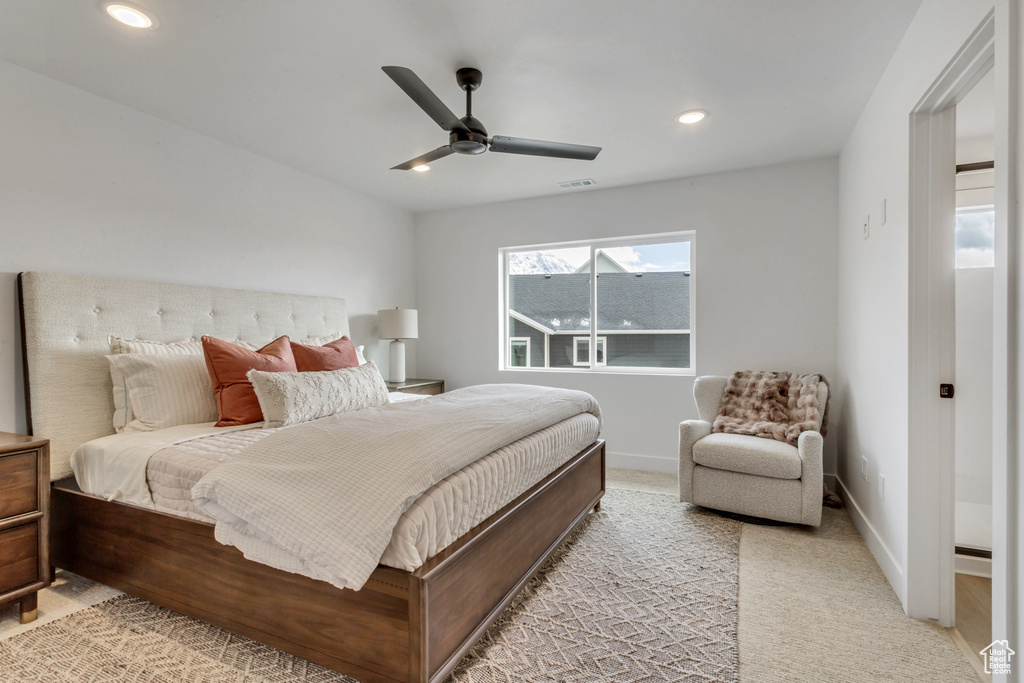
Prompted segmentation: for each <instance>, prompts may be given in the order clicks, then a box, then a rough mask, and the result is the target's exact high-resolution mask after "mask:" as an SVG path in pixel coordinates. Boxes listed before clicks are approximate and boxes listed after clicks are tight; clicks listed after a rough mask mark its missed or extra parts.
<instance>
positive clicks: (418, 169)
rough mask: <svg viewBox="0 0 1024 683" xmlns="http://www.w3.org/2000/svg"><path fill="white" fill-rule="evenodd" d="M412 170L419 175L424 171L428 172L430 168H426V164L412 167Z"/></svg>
mask: <svg viewBox="0 0 1024 683" xmlns="http://www.w3.org/2000/svg"><path fill="white" fill-rule="evenodd" d="M412 170H414V171H419V172H420V173H423V172H424V171H429V170H430V167H429V166H427V165H426V164H420V165H419V166H413V167H412Z"/></svg>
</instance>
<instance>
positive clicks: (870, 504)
mask: <svg viewBox="0 0 1024 683" xmlns="http://www.w3.org/2000/svg"><path fill="white" fill-rule="evenodd" d="M991 8H992V2H991V1H990V0H925V1H924V2H923V3H922V5H921V8H920V9H919V10H918V13H917V15H916V16H915V18H914V21H913V22H912V23H911V25H910V27H909V28H908V29H907V33H906V35H905V36H904V38H903V41H902V42H901V43H900V46H899V48H898V49H897V51H896V53H895V54H894V55H893V58H892V60H891V61H890V63H889V66H888V67H887V68H886V71H885V73H884V74H883V75H882V78H881V79H880V80H879V83H878V85H877V87H876V88H875V90H874V92H873V93H872V95H871V98H870V100H869V101H868V104H867V106H866V107H865V108H864V111H863V112H862V113H861V116H860V119H859V120H858V122H857V125H856V127H855V128H854V130H853V133H852V134H851V135H850V138H849V140H848V141H847V143H846V145H845V146H844V147H843V150H842V153H841V155H840V158H839V333H838V339H839V347H838V348H839V351H838V364H839V368H840V372H839V376H838V381H837V393H838V394H839V396H840V398H841V399H842V416H841V421H842V429H841V431H840V439H839V453H838V455H839V460H838V475H839V478H840V479H841V481H842V483H843V485H844V487H845V489H846V492H845V493H846V495H847V499H848V503H850V508H851V513H852V516H853V517H854V521H855V523H856V524H857V526H858V528H859V529H860V531H861V533H862V534H863V535H864V536H865V539H866V541H867V542H868V546H869V547H870V548H871V550H872V552H873V553H874V555H875V558H876V559H877V560H878V563H879V565H880V566H881V567H882V569H883V571H884V572H885V573H886V576H887V577H888V579H889V582H890V583H891V584H892V586H893V588H894V589H895V591H896V594H897V595H898V596H899V597H900V600H901V601H903V602H904V605H905V604H906V594H907V591H906V579H905V568H906V565H907V545H908V544H907V515H908V510H907V497H908V477H907V449H908V430H907V419H908V403H907V396H908V384H907V383H908V376H909V367H908V356H907V344H908V330H909V327H908V311H909V304H908V301H909V299H908V296H909V294H908V293H909V265H908V263H909V238H908V235H909V232H908V193H909V186H910V182H909V150H910V141H909V115H910V112H911V110H913V108H914V106H915V105H916V104H917V102H918V101H919V100H920V99H921V97H922V96H923V95H924V93H925V91H926V89H927V88H928V87H929V86H930V85H931V84H932V82H933V81H934V80H935V79H936V77H937V76H938V75H939V74H940V73H941V72H942V70H943V68H944V67H945V66H946V64H947V63H949V61H950V60H951V59H952V57H953V55H954V54H955V53H956V51H957V50H959V49H960V47H961V46H962V45H963V44H964V42H965V41H966V40H967V37H968V36H969V35H970V33H971V32H972V31H973V30H974V29H975V28H976V27H977V26H978V25H979V24H980V23H981V21H982V19H983V18H984V16H985V14H986V13H987V12H988V11H990V10H991ZM883 199H884V200H885V201H886V203H887V212H886V213H887V221H886V224H885V225H880V224H879V223H880V220H879V219H880V213H881V204H882V201H883ZM868 215H870V216H871V217H872V222H871V234H870V237H869V239H867V240H865V239H864V238H863V230H862V226H863V223H864V221H865V219H866V217H867V216H868ZM861 457H864V458H867V460H868V468H867V474H868V476H867V481H865V480H863V479H861V475H860V461H861ZM879 474H882V475H884V476H885V478H886V483H885V498H884V499H883V498H882V496H881V493H880V491H879V486H878V475H879Z"/></svg>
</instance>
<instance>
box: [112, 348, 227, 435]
mask: <svg viewBox="0 0 1024 683" xmlns="http://www.w3.org/2000/svg"><path fill="white" fill-rule="evenodd" d="M107 360H108V361H109V362H110V367H111V374H113V373H115V372H118V373H120V374H121V375H122V376H123V377H124V387H125V395H126V397H127V400H128V402H129V403H130V404H131V407H132V412H133V418H132V420H131V422H129V423H128V424H127V425H126V426H125V429H124V431H125V432H150V431H153V430H156V429H165V428H167V427H175V426H177V425H184V424H197V423H200V422H215V421H216V420H217V401H216V400H215V398H214V395H213V384H212V383H211V381H210V373H209V372H208V371H207V369H206V358H205V357H204V356H202V355H196V354H177V355H161V354H150V353H125V354H118V355H114V354H111V355H109V356H107Z"/></svg>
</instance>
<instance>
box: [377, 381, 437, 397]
mask: <svg viewBox="0 0 1024 683" xmlns="http://www.w3.org/2000/svg"><path fill="white" fill-rule="evenodd" d="M388 391H401V392H402V393H403V394H423V395H425V396H437V395H438V394H443V393H444V380H443V379H412V378H409V379H407V380H405V381H404V382H388Z"/></svg>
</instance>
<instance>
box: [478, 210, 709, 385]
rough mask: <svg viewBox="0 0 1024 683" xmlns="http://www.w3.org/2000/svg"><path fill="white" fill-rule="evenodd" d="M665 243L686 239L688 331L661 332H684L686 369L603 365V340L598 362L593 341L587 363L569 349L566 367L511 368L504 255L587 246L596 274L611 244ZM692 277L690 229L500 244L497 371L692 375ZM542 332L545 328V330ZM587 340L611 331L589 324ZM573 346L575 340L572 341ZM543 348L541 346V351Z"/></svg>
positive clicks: (593, 299)
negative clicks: (570, 357) (602, 254)
mask: <svg viewBox="0 0 1024 683" xmlns="http://www.w3.org/2000/svg"><path fill="white" fill-rule="evenodd" d="M667 242H688V243H689V244H690V268H689V272H690V278H691V279H690V327H689V329H688V330H683V331H678V330H665V331H664V332H663V333H665V334H670V333H671V334H679V333H684V334H687V335H688V337H687V338H688V340H689V343H690V367H688V368H658V367H649V368H644V367H622V366H609V365H608V364H607V359H608V357H607V342H605V351H606V354H605V361H606V362H605V363H602V364H600V365H598V364H597V363H596V362H595V360H596V359H595V356H596V349H597V345H596V343H591V345H590V355H591V359H590V360H591V362H590V363H589V364H584V365H575V356H576V354H575V349H574V352H573V360H574V365H573V366H572V367H568V368H552V367H548V363H547V362H545V367H543V368H523V367H513V366H512V365H511V346H510V344H509V343H508V342H507V341H505V340H506V339H509V338H508V337H507V335H508V333H509V323H508V319H509V315H510V309H509V292H508V277H509V272H508V257H509V254H511V253H515V252H522V251H540V250H549V249H566V248H578V247H589V248H590V272H591V273H596V271H597V252H598V251H600V250H605V249H610V248H614V247H638V246H644V245H647V244H664V243H667ZM696 278H697V235H696V232H695V231H693V230H683V231H676V232H665V233H654V234H644V235H631V236H626V237H615V238H604V239H593V240H577V241H571V242H552V243H547V244H526V245H521V246H513V247H502V248H500V249H498V311H499V313H498V370H499V371H501V372H527V371H533V372H601V373H612V374H619V375H684V376H691V377H692V376H695V375H696V374H697V373H696V367H697V363H696V358H697V338H696V334H695V332H694V330H696V329H697V297H696V289H697V288H696V286H695V283H696ZM596 304H597V279H596V278H593V277H592V278H591V279H590V310H591V311H594V310H596V308H597V306H596ZM545 332H546V331H545ZM574 332H575V335H574V336H582V335H581V333H586V332H587V330H575V331H574ZM589 332H590V338H591V341H592V342H594V341H596V339H597V337H598V336H604V335H606V334H611V333H613V331H605V330H597V329H596V326H595V325H594V324H593V323H592V324H591V328H590V330H589ZM564 334H571V332H569V331H565V332H564ZM574 346H575V343H574ZM546 351H547V349H545V352H546Z"/></svg>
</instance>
